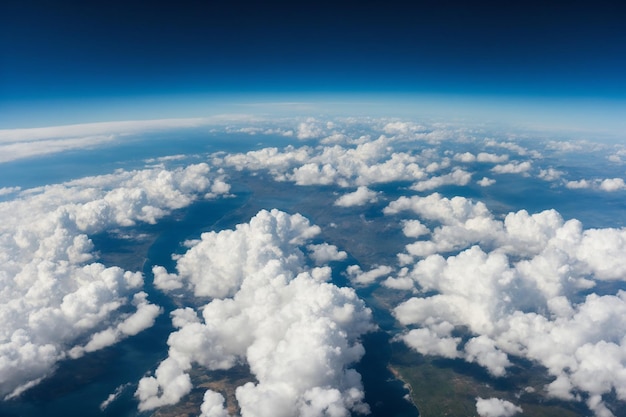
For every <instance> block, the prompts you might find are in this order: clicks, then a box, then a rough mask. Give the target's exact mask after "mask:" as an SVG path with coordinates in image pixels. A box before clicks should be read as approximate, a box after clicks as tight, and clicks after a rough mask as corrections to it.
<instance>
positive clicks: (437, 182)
mask: <svg viewBox="0 0 626 417" xmlns="http://www.w3.org/2000/svg"><path fill="white" fill-rule="evenodd" d="M471 179H472V174H471V173H469V172H467V171H465V170H462V169H460V168H456V169H453V170H452V172H451V173H449V174H445V175H441V176H438V177H437V176H436V177H431V178H428V179H427V180H423V181H419V182H417V183H415V184H413V185H412V186H411V189H412V190H415V191H427V190H432V189H434V188H438V187H441V186H444V185H467V184H468V183H469V182H470V180H471Z"/></svg>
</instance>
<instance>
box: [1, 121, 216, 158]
mask: <svg viewBox="0 0 626 417" xmlns="http://www.w3.org/2000/svg"><path fill="white" fill-rule="evenodd" d="M211 120H212V119H202V118H195V119H161V120H133V121H123V122H103V123H88V124H76V125H66V126H52V127H37V128H27V129H1V130H0V155H1V156H0V163H1V162H8V161H13V160H16V159H21V158H27V157H32V156H38V155H45V154H51V153H56V152H62V151H65V150H69V149H78V148H81V149H82V148H93V147H95V146H99V145H102V144H104V143H107V142H112V141H115V140H118V139H119V137H120V136H124V135H129V134H137V133H141V132H150V131H155V130H163V129H175V128H190V127H197V126H202V125H206V124H208V123H210V121H211Z"/></svg>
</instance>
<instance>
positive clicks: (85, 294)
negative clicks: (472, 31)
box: [0, 164, 216, 397]
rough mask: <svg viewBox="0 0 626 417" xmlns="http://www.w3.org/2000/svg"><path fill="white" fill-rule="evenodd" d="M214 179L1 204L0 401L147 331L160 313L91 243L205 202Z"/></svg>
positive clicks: (37, 192)
mask: <svg viewBox="0 0 626 417" xmlns="http://www.w3.org/2000/svg"><path fill="white" fill-rule="evenodd" d="M215 177H216V176H214V175H212V173H211V172H210V169H209V167H208V166H207V165H206V164H198V165H191V166H188V167H186V168H179V169H175V170H172V171H168V170H165V169H146V170H136V171H116V172H115V173H114V174H110V175H102V176H96V177H85V178H81V179H79V180H74V181H70V182H67V183H64V184H56V185H48V186H45V187H39V188H35V189H29V190H23V191H21V192H20V194H18V195H17V196H16V197H15V199H13V200H10V201H5V202H3V203H0V217H2V218H3V219H4V220H3V222H2V223H1V224H0V281H1V284H2V285H1V287H2V291H1V292H0V375H2V377H0V395H2V396H9V397H10V396H15V395H19V393H21V392H23V391H24V390H25V389H28V388H30V387H32V386H34V385H35V384H37V383H38V382H39V381H40V380H41V379H42V378H44V377H46V376H47V375H49V374H50V373H52V372H53V370H54V366H55V364H56V363H57V362H59V361H60V360H63V359H67V358H71V357H76V356H80V355H82V354H84V353H86V352H91V351H94V350H97V349H101V348H103V347H106V346H110V345H111V344H114V343H116V342H117V341H119V340H121V339H122V338H124V337H128V336H132V335H134V334H136V333H138V332H140V331H142V330H143V329H145V328H147V327H149V326H151V325H152V323H153V322H154V318H155V317H156V316H157V315H158V314H159V313H160V311H161V310H160V308H159V307H158V306H156V305H153V304H151V303H150V302H148V300H147V298H146V294H145V293H144V292H143V291H142V286H143V277H142V274H141V273H139V272H132V271H125V270H123V269H121V268H119V267H116V266H111V267H106V266H104V265H102V264H100V263H98V262H96V253H95V252H94V245H93V243H92V241H91V240H90V238H89V236H90V235H91V234H95V233H101V232H105V231H107V230H110V229H115V228H119V227H123V226H132V225H135V224H137V223H138V222H147V223H154V222H156V221H157V220H158V219H159V218H161V217H163V216H165V215H167V214H168V213H170V212H171V211H172V210H174V209H177V208H181V207H184V206H185V205H188V204H190V203H191V202H192V201H194V200H195V199H197V198H202V197H203V196H204V195H206V194H207V192H208V193H209V194H210V193H211V192H210V189H211V187H212V185H213V181H212V179H214V178H215ZM15 213H20V215H19V216H16V215H15Z"/></svg>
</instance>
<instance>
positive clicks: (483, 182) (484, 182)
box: [476, 177, 496, 187]
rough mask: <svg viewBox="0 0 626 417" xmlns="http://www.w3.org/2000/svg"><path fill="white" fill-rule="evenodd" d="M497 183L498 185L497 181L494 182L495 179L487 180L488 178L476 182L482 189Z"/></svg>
mask: <svg viewBox="0 0 626 417" xmlns="http://www.w3.org/2000/svg"><path fill="white" fill-rule="evenodd" d="M495 183H496V180H494V179H493V178H487V177H482V179H480V180H478V181H476V184H478V185H480V186H481V187H489V186H491V185H493V184H495Z"/></svg>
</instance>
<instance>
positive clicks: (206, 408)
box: [200, 390, 228, 417]
mask: <svg viewBox="0 0 626 417" xmlns="http://www.w3.org/2000/svg"><path fill="white" fill-rule="evenodd" d="M200 411H201V414H200V417H228V411H227V410H226V409H225V408H224V397H223V396H222V394H220V393H217V392H214V391H211V390H208V391H207V392H205V393H204V398H203V400H202V405H201V406H200Z"/></svg>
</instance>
